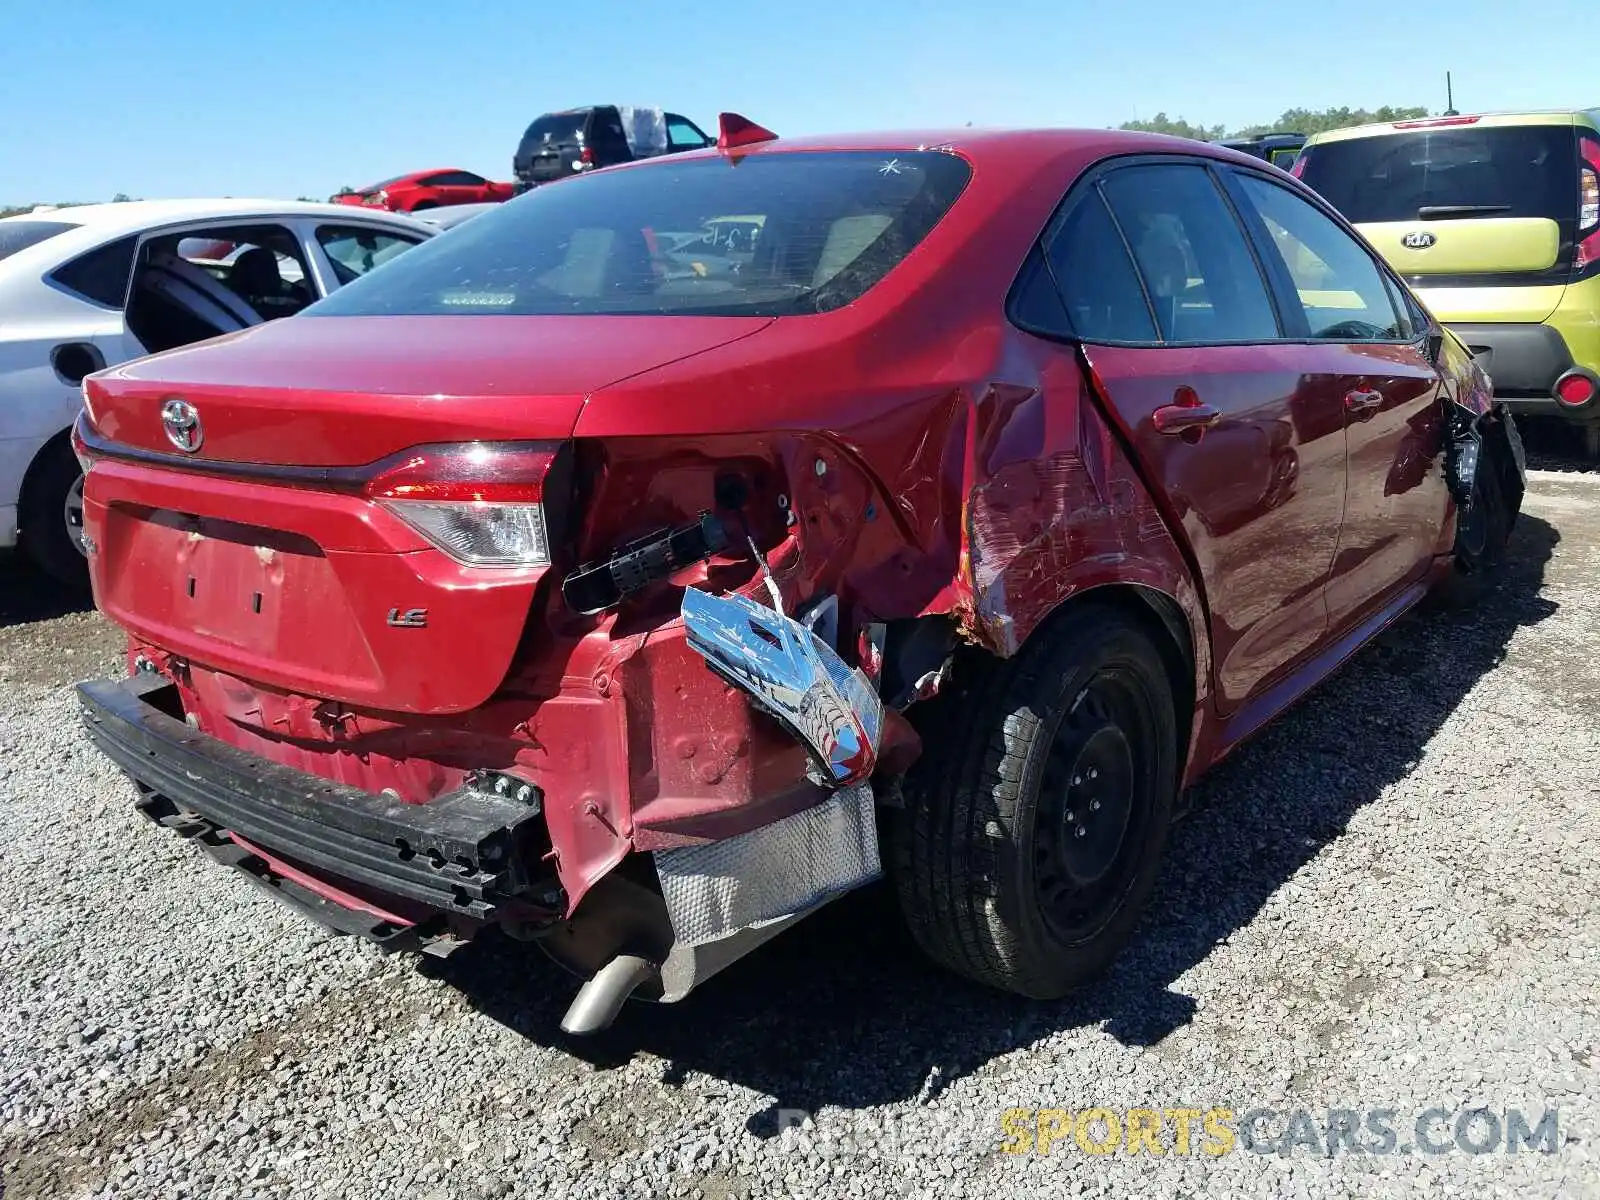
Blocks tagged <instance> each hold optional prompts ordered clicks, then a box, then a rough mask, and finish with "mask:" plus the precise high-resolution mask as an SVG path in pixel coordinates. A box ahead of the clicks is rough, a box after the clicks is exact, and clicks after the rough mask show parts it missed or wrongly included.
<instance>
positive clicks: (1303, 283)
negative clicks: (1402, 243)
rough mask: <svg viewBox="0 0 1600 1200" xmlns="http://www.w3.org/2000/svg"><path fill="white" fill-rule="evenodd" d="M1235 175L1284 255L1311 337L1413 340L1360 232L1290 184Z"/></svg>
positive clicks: (1366, 340)
mask: <svg viewBox="0 0 1600 1200" xmlns="http://www.w3.org/2000/svg"><path fill="white" fill-rule="evenodd" d="M1235 178H1236V179H1237V180H1238V181H1239V187H1240V190H1241V191H1242V193H1243V195H1244V198H1245V200H1246V201H1247V202H1248V203H1249V204H1250V205H1251V206H1252V207H1253V208H1254V210H1255V212H1256V214H1257V215H1259V216H1260V218H1261V221H1262V224H1263V225H1265V227H1266V232H1267V237H1268V240H1269V241H1270V242H1271V243H1272V246H1273V249H1274V250H1275V251H1276V252H1277V254H1278V256H1279V257H1280V258H1281V259H1282V260H1283V265H1284V267H1285V268H1286V269H1287V272H1288V276H1289V279H1290V281H1291V283H1292V284H1293V287H1294V290H1295V295H1296V297H1297V298H1298V300H1299V302H1300V308H1301V311H1302V312H1303V313H1304V315H1305V320H1306V326H1307V328H1306V330H1305V332H1306V333H1307V334H1308V335H1309V336H1310V337H1311V338H1313V339H1315V340H1317V341H1336V342H1394V341H1405V340H1408V339H1407V338H1406V337H1405V334H1404V330H1403V329H1402V327H1401V324H1400V318H1399V316H1398V314H1397V313H1396V312H1395V308H1394V302H1393V300H1392V298H1391V297H1390V295H1389V290H1388V288H1387V287H1386V286H1385V285H1384V278H1383V272H1382V271H1380V270H1379V269H1378V265H1377V264H1376V263H1375V262H1373V261H1372V256H1371V255H1370V254H1368V253H1367V252H1366V250H1364V249H1362V247H1361V245H1360V244H1359V243H1358V242H1357V241H1356V240H1355V239H1354V238H1352V237H1351V236H1350V235H1349V234H1348V233H1346V232H1345V231H1344V230H1343V229H1341V228H1339V226H1338V225H1336V224H1335V223H1334V222H1333V221H1330V220H1329V219H1328V218H1327V217H1326V216H1325V215H1323V214H1322V213H1320V212H1318V211H1317V210H1316V208H1315V207H1314V206H1313V205H1311V204H1309V203H1307V202H1306V201H1305V200H1303V199H1301V198H1300V197H1299V196H1296V195H1294V194H1293V193H1292V192H1290V191H1289V189H1288V188H1284V187H1280V186H1278V185H1277V184H1276V183H1271V182H1269V181H1268V180H1265V179H1262V178H1260V177H1259V176H1256V175H1247V174H1244V173H1242V172H1241V173H1240V174H1238V175H1236V176H1235Z"/></svg>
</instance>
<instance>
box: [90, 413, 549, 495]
mask: <svg viewBox="0 0 1600 1200" xmlns="http://www.w3.org/2000/svg"><path fill="white" fill-rule="evenodd" d="M73 434H74V440H75V441H76V442H78V443H79V444H80V445H81V446H82V448H83V451H84V452H85V453H86V454H87V455H88V456H89V457H90V458H106V459H118V460H121V461H123V462H132V463H138V464H139V465H141V466H147V467H159V468H161V469H162V470H168V471H184V472H187V473H189V474H193V475H209V476H212V477H214V478H220V479H240V480H245V481H247V482H252V483H275V484H283V485H286V486H290V487H310V488H316V489H317V490H319V491H325V492H338V493H341V494H344V495H354V496H358V495H360V494H362V492H363V491H364V490H365V489H366V486H367V485H368V484H369V483H371V482H372V480H373V479H374V478H376V477H377V476H379V475H381V474H383V472H384V471H385V470H387V469H388V468H389V467H390V466H392V465H393V464H394V463H395V461H396V460H397V459H400V458H402V457H404V456H407V455H410V454H412V453H414V452H416V451H417V450H420V449H422V448H423V447H424V445H428V446H437V445H439V443H436V442H430V443H423V444H420V445H417V446H407V447H404V448H402V449H400V450H396V451H395V452H394V453H392V454H386V455H384V456H383V457H382V458H380V459H378V460H376V461H375V462H369V463H359V464H357V465H354V466H339V467H313V466H305V465H302V464H298V463H258V462H239V461H237V460H234V459H217V458H194V457H192V456H191V455H187V454H173V453H171V452H170V451H166V450H146V449H144V448H143V447H141V446H130V445H128V444H127V443H126V442H118V441H113V440H112V439H111V438H108V437H104V436H102V435H101V434H100V433H99V432H98V431H96V430H95V428H94V426H93V425H92V424H90V422H89V415H88V413H86V412H80V413H79V414H78V418H77V420H76V421H75V422H74V425H73ZM460 440H461V441H462V442H475V443H481V444H483V445H485V446H488V447H491V448H493V447H496V446H503V445H526V444H528V442H531V441H535V440H541V439H527V440H526V441H523V442H516V443H508V442H505V441H503V440H501V439H496V440H492V441H490V440H484V439H481V438H470V437H468V438H462V439H460ZM542 440H544V441H549V442H558V441H559V442H565V441H566V440H567V439H565V438H552V439H542Z"/></svg>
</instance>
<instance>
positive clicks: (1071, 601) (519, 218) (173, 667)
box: [76, 117, 1524, 1030]
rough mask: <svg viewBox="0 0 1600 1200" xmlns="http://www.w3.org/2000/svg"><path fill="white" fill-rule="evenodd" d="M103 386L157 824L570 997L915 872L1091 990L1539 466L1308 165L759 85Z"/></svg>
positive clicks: (119, 552)
mask: <svg viewBox="0 0 1600 1200" xmlns="http://www.w3.org/2000/svg"><path fill="white" fill-rule="evenodd" d="M735 217H736V218H738V219H739V220H740V221H741V222H743V223H744V224H746V225H749V226H751V227H752V228H754V229H757V230H758V231H759V232H758V233H756V234H755V235H754V237H753V244H752V245H744V244H741V246H740V247H739V255H740V257H739V261H738V262H737V263H736V264H732V265H729V264H721V265H720V266H719V264H715V263H712V262H709V261H708V260H709V258H711V257H713V256H714V255H715V254H717V253H719V250H718V246H717V243H716V241H715V239H714V238H705V237H701V238H697V237H696V236H694V235H695V234H696V233H697V231H705V230H709V229H715V228H717V227H718V226H717V225H716V223H717V222H719V221H721V222H724V223H725V222H726V220H728V219H730V218H735ZM723 268H726V269H723ZM86 402H87V403H86V411H85V414H84V416H83V417H82V418H81V419H80V422H79V425H78V427H77V431H76V444H77V446H78V450H79V454H80V456H81V457H82V459H83V461H84V463H85V466H86V468H87V470H88V482H87V487H86V489H85V530H86V534H87V540H88V541H89V543H90V545H91V547H92V553H91V556H90V559H91V564H92V571H93V580H94V587H95V595H96V599H97V602H98V604H99V606H100V608H101V609H102V610H103V611H104V612H105V613H107V614H108V615H109V616H110V617H111V618H112V619H113V620H115V621H117V622H118V623H120V624H121V625H122V626H123V627H125V628H126V630H127V632H128V639H129V641H128V662H129V666H130V678H127V679H125V680H113V681H105V682H96V683H89V684H85V685H83V686H82V687H81V689H80V695H81V700H82V704H83V707H84V710H85V714H86V720H87V724H88V729H89V731H90V733H91V735H92V736H93V738H94V739H95V741H96V742H97V743H98V745H99V746H101V747H102V748H103V750H104V751H105V752H106V753H107V754H108V755H110V756H111V758H113V759H114V760H115V761H116V762H118V763H119V764H121V766H122V767H123V768H124V769H125V770H126V771H127V772H128V773H129V774H130V775H131V776H132V777H133V778H134V779H135V780H136V781H137V782H138V785H139V791H140V793H141V799H140V800H139V804H140V807H141V808H142V809H143V810H144V812H145V813H146V814H148V815H149V816H151V817H153V818H155V819H156V820H158V821H159V822H160V823H162V824H164V825H166V826H168V827H170V828H171V829H173V830H175V831H177V832H178V833H180V834H183V835H185V836H188V837H192V838H193V839H194V840H195V841H196V842H198V843H199V844H200V845H201V846H203V847H204V848H205V849H207V850H208V851H210V852H211V853H212V854H214V855H216V856H217V857H218V858H220V859H221V860H222V861H223V862H225V863H228V864H230V865H232V866H234V867H236V868H238V869H240V870H242V871H244V872H247V873H248V874H249V875H250V876H251V877H253V878H254V879H255V880H257V881H258V882H260V883H261V884H263V885H264V886H266V887H267V888H269V889H270V890H272V891H273V892H274V893H275V894H277V895H278V896H279V897H281V898H282V899H284V900H285V901H288V902H290V903H292V904H294V905H297V906H299V907H300V908H302V909H304V910H305V911H307V912H309V913H311V914H313V915H315V916H316V917H318V918H319V919H321V920H322V921H324V922H326V923H327V924H329V925H330V926H332V927H333V928H336V929H339V930H344V931H350V932H358V933H361V934H364V935H366V936H368V937H371V938H373V939H376V940H377V941H379V942H380V943H383V944H385V945H388V946H391V947H410V948H423V949H428V950H431V951H433V952H437V953H443V952H447V951H449V950H450V949H452V948H453V947H454V946H456V945H459V944H460V943H461V942H462V941H463V940H465V939H467V938H469V937H471V936H472V935H473V934H474V933H475V932H476V931H478V930H480V929H482V928H483V927H484V926H486V925H490V924H494V925H499V926H501V927H503V928H504V929H506V930H508V931H509V932H510V933H512V934H513V935H515V936H518V937H524V938H532V939H537V940H539V941H540V942H541V944H542V945H543V946H544V947H545V948H546V949H548V950H549V952H550V953H551V954H552V955H554V956H555V957H556V958H557V959H559V960H560V961H561V962H563V963H565V964H567V965H568V966H570V967H571V968H572V969H573V970H574V971H576V972H578V973H579V974H580V975H582V976H583V977H585V978H586V979H587V980H588V982H587V983H586V984H585V985H584V987H583V988H582V990H581V991H580V992H579V994H578V996H577V998H576V999H575V1000H574V1002H573V1004H572V1007H571V1009H570V1010H569V1011H568V1014H567V1017H566V1019H565V1021H564V1022H563V1025H564V1027H565V1028H567V1029H569V1030H592V1029H595V1028H599V1027H601V1026H604V1025H605V1024H607V1023H608V1022H609V1021H610V1020H611V1019H613V1017H614V1016H615V1015H616V1012H617V1011H618V1009H619V1008H620V1006H621V1005H622V1003H623V1002H624V1000H625V999H626V998H627V997H628V996H630V995H635V996H639V997H643V998H647V999H654V1000H676V999H678V998H680V997H682V996H683V995H684V994H685V993H686V992H688V991H689V990H690V989H691V988H692V987H693V986H695V985H696V984H697V983H698V982H700V981H701V980H703V979H704V978H705V977H706V976H708V975H710V974H711V973H713V972H715V971H717V970H719V969H721V968H722V967H723V966H725V965H726V964H727V963H729V962H731V961H733V960H734V959H736V958H738V957H739V956H740V955H741V954H743V953H745V952H747V951H748V950H749V949H751V948H752V947H753V946H755V945H757V944H759V943H761V942H762V941H764V940H765V939H767V938H769V937H771V936H772V935H773V934H774V933H776V932H778V931H779V930H782V929H784V928H785V927H787V926H788V925H789V924H791V923H793V922H794V921H796V920H799V919H801V918H802V917H803V916H804V915H805V914H807V913H808V912H810V911H812V910H813V909H815V907H816V906H818V905H819V904H821V903H824V902H826V901H827V900H829V899H830V898H832V897H834V896H836V895H838V894H840V893H841V892H842V891H844V890H847V889H849V888H852V887H855V886H858V885H860V884H862V883H864V882H866V881H868V880H870V879H872V878H874V877H876V876H877V875H878V874H879V873H880V871H882V870H884V869H885V866H884V864H885V863H886V864H887V868H886V869H887V871H888V872H889V873H890V874H891V875H892V876H893V879H894V882H895V884H896V886H897V889H898V894H899V896H900V900H901V903H902V905H903V908H904V911H905V915H906V918H907V921H908V924H909V926H910V930H911V932H912V934H913V935H914V937H915V938H916V940H917V941H918V942H919V943H920V944H921V945H922V946H923V947H924V948H925V949H926V950H927V951H928V952H929V953H930V954H931V955H932V956H933V957H934V958H936V959H937V960H939V961H940V962H942V963H945V964H947V965H948V966H950V967H951V968H954V969H955V970H957V971H960V972H963V973H965V974H967V975H969V976H971V977H973V978H975V979H979V980H982V981H985V982H987V983H990V984H993V985H997V986H998V987H1001V988H1006V989H1010V990H1012V991H1015V992H1020V993H1023V994H1026V995H1029V996H1038V997H1050V996H1056V995H1060V994H1062V993H1063V992H1064V991H1066V990H1067V989H1069V988H1071V987H1073V986H1074V985H1077V984H1079V983H1081V982H1082V981H1084V980H1085V979H1087V978H1089V977H1091V976H1093V975H1094V974H1095V973H1096V972H1098V971H1100V970H1101V969H1102V968H1103V967H1104V966H1105V965H1106V964H1107V963H1108V962H1109V961H1110V959H1111V958H1112V956H1113V955H1114V954H1115V952H1116V951H1117V950H1118V948H1119V947H1120V946H1121V945H1122V944H1123V942H1124V941H1125V940H1126V939H1127V938H1128V936H1129V934H1130V931H1131V929H1132V927H1133V923H1134V920H1135V917H1136V915H1137V913H1138V910H1139V908H1140V906H1141V904H1142V903H1143V902H1144V900H1145V898H1146V896H1147V894H1148V893H1149V891H1150V889H1151V886H1152V882H1153V880H1154V879H1155V877H1156V873H1157V865H1158V861H1159V857H1160V853H1161V850H1162V845H1163V842H1164V839H1165V837H1166V834H1167V828H1168V824H1169V822H1170V820H1171V819H1172V816H1173V811H1174V805H1175V802H1176V800H1177V797H1178V795H1179V792H1180V789H1181V788H1183V787H1184V786H1185V785H1187V784H1189V783H1192V782H1193V781H1195V780H1196V779H1197V778H1198V777H1199V776H1200V775H1201V774H1202V773H1203V772H1205V771H1206V770H1207V769H1208V768H1209V767H1210V766H1212V765H1213V764H1214V763H1216V762H1217V761H1218V760H1219V759H1221V758H1222V757H1223V756H1224V755H1226V754H1227V753H1228V752H1229V751H1230V750H1232V749H1233V748H1234V747H1235V746H1237V745H1238V744H1239V743H1240V742H1241V741H1242V740H1244V739H1245V738H1247V737H1249V736H1250V735H1251V734H1253V733H1254V732H1255V731H1257V730H1258V729H1260V728H1261V727H1262V725H1263V724H1265V723H1266V722H1267V721H1269V720H1271V719H1272V718H1273V717H1275V716H1276V715H1278V714H1279V713H1280V712H1282V711H1283V710H1284V709H1285V708H1286V707H1288V706H1289V705H1290V704H1292V703H1293V702H1294V701H1295V700H1296V699H1297V698H1299V697H1300V696H1301V695H1303V694H1304V693H1305V692H1306V691H1307V690H1308V689H1310V688H1311V687H1313V686H1314V685H1316V684H1317V683H1318V682H1319V681H1321V680H1322V679H1324V678H1325V677H1327V676H1328V674H1329V673H1330V672H1332V671H1333V670H1334V669H1335V668H1336V667H1337V666H1338V665H1339V664H1340V663H1341V662H1343V661H1344V660H1345V659H1346V658H1348V657H1349V656H1350V655H1351V653H1352V652H1353V651H1355V650H1356V648H1357V647H1359V646H1360V645H1361V644H1362V643H1364V642H1365V641H1367V640H1368V639H1370V638H1372V637H1373V636H1374V635H1375V634H1376V633H1377V632H1378V631H1379V630H1381V629H1382V628H1383V627H1384V626H1386V625H1387V624H1389V623H1390V622H1392V621H1394V620H1395V619H1396V618H1397V617H1398V616H1399V615H1400V614H1401V613H1403V612H1405V611H1406V609H1408V608H1409V607H1410V606H1411V605H1413V604H1415V603H1416V602H1417V601H1418V600H1419V599H1420V598H1421V597H1422V596H1423V595H1424V593H1425V592H1426V591H1427V590H1428V589H1429V587H1430V586H1431V585H1432V584H1434V583H1435V582H1436V581H1438V580H1440V579H1441V578H1442V577H1443V576H1445V575H1447V574H1449V573H1451V572H1455V571H1463V570H1473V571H1476V570H1485V569H1488V568H1489V567H1491V566H1492V565H1493V563H1494V561H1495V560H1496V559H1497V557H1498V556H1499V554H1500V551H1501V548H1502V547H1503V545H1504V543H1505V540H1506V538H1507V536H1508V533H1509V531H1510V528H1511V525H1512V522H1513V521H1514V519H1515V517H1516V515H1517V512H1518V509H1519V508H1520V504H1521V497H1522V487H1523V478H1524V469H1523V465H1522V456H1521V451H1520V442H1519V441H1518V440H1517V436H1516V430H1515V427H1514V425H1513V424H1512V422H1511V419H1510V417H1509V416H1507V415H1506V413H1505V412H1504V411H1503V410H1502V409H1500V408H1499V407H1498V406H1496V405H1495V404H1494V403H1493V402H1492V401H1491V393H1490V389H1489V386H1488V383H1487V380H1486V379H1485V377H1484V375H1483V373H1482V372H1481V371H1480V370H1479V369H1478V368H1477V367H1476V366H1475V364H1474V362H1473V359H1472V357H1471V355H1470V354H1468V353H1467V352H1466V351H1465V350H1464V349H1463V348H1462V346H1461V345H1460V344H1459V343H1458V342H1456V341H1455V340H1454V338H1452V337H1451V336H1450V335H1449V334H1448V333H1446V332H1443V331H1442V330H1441V329H1440V327H1439V325H1438V324H1437V323H1436V322H1435V321H1434V320H1433V319H1432V318H1431V317H1429V315H1428V314H1427V313H1426V312H1425V311H1424V309H1423V308H1422V307H1421V306H1420V305H1419V304H1418V303H1417V302H1416V300H1415V299H1414V298H1413V297H1412V294H1411V292H1410V291H1409V290H1408V289H1407V287H1406V286H1405V285H1404V283H1403V282H1402V281H1401V280H1400V279H1398V278H1397V277H1396V276H1395V275H1394V274H1393V272H1391V271H1390V269H1389V268H1388V267H1386V266H1385V265H1384V264H1383V262H1382V261H1381V260H1380V259H1379V258H1378V257H1377V256H1376V255H1375V254H1374V253H1373V251H1372V250H1371V249H1370V248H1369V247H1368V246H1367V245H1366V244H1365V243H1364V242H1363V241H1362V240H1361V239H1360V237H1359V236H1357V235H1356V234H1355V233H1354V232H1353V231H1352V230H1351V228H1350V226H1349V225H1347V224H1346V223H1345V222H1344V221H1343V220H1342V219H1341V218H1340V217H1339V216H1338V215H1337V214H1336V213H1335V212H1334V211H1333V210H1331V209H1330V208H1329V207H1328V206H1327V205H1325V204H1324V203H1323V202H1322V201H1321V200H1319V199H1318V198H1317V196H1316V195H1315V194H1314V193H1312V192H1311V191H1310V190H1308V189H1307V188H1305V187H1303V186H1300V185H1298V184H1297V183H1296V182H1295V181H1293V180H1291V179H1290V178H1289V177H1287V176H1286V175H1284V174H1283V173H1282V172H1279V171H1276V170H1274V169H1272V168H1270V167H1268V166H1267V165H1266V164H1265V163H1263V162H1261V161H1260V160H1258V159H1254V158H1250V157H1247V156H1245V155H1242V154H1239V153H1235V152H1232V151H1229V150H1226V149H1222V148H1220V147H1216V146H1207V145H1203V144H1200V143H1196V142H1192V141H1185V140H1179V139H1172V138H1163V137H1156V136H1150V135H1141V134H1132V133H1123V132H1113V131H1063V130H1050V131H1033V132H982V133H980V132H974V131H971V130H958V131H956V132H954V133H949V134H943V133H940V134H916V135H908V136H881V135H880V136H850V137H841V138H828V139H821V138H819V139H808V140H803V141H795V142H793V143H790V142H787V141H783V140H778V139H776V138H774V137H773V136H772V135H771V134H769V133H767V132H766V131H764V130H761V129H759V128H755V127H751V126H749V125H748V124H747V123H745V122H742V121H739V120H738V119H735V118H732V117H724V119H723V126H722V134H721V137H720V139H719V144H718V147H717V148H714V149H707V150H703V151H693V152H689V153H686V154H681V155H673V156H669V157H663V158H659V159H653V160H650V161H646V162H641V163H637V164H629V165H625V166H621V167H617V168H616V169H613V170H607V171H604V172H599V173H596V174H594V175H584V176H579V177H576V178H573V179H571V180H568V181H564V182H560V183H555V184H551V185H549V186H547V187H542V188H539V189H537V190H535V191H534V192H533V193H531V194H530V195H529V196H527V197H526V198H524V199H523V200H521V201H520V202H519V203H517V204H514V205H509V206H506V207H504V208H501V209H498V210H496V211H494V212H491V213H488V214H486V215H484V216H482V217H480V218H478V219H476V220H475V221H473V222H471V223H469V224H468V225H466V226H464V227H463V228H462V229H461V230H460V231H458V232H456V233H454V234H452V235H450V236H448V237H444V238H440V239H437V240H436V241H432V242H429V243H427V244H425V245H422V246H420V247H418V248H417V249H415V250H412V251H410V252H408V253H407V254H406V255H404V256H403V257H401V258H399V259H397V260H396V261H395V262H394V263H392V264H391V265H390V266H389V267H388V268H386V269H385V270H383V271H381V272H374V273H373V274H371V275H369V276H367V277H365V278H363V279H358V280H356V281H355V282H353V283H351V284H349V285H347V286H346V287H344V288H342V289H341V290H340V291H339V292H337V293H336V294H334V295H333V296H332V297H330V298H328V299H326V300H324V301H322V302H321V303H319V304H318V305H316V306H314V307H313V308H311V309H310V310H308V311H307V312H306V313H305V314H303V315H302V316H301V317H299V318H297V319H296V320H293V321H281V322H271V323H269V324H267V325H263V326H260V327H258V328H255V329H251V330H246V331H244V332H243V333H241V334H237V335H233V336H230V337H228V338H225V339H221V340H216V341H212V342H209V343H206V344H204V345H200V346H194V347H190V348H187V349H183V350H178V351H175V352H173V353H169V354H164V355H160V356H157V357H155V358H150V359H144V360H141V361H138V362H134V363H130V364H127V365H123V366H119V367H116V368H113V369H110V370H108V371H104V372H101V373H99V374H97V375H94V376H91V378H90V380H89V383H88V386H87V389H86ZM880 835H881V841H880ZM198 915H199V914H197V916H198ZM847 961H848V960H847V956H846V954H845V953H844V952H841V967H845V966H846V965H847Z"/></svg>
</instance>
